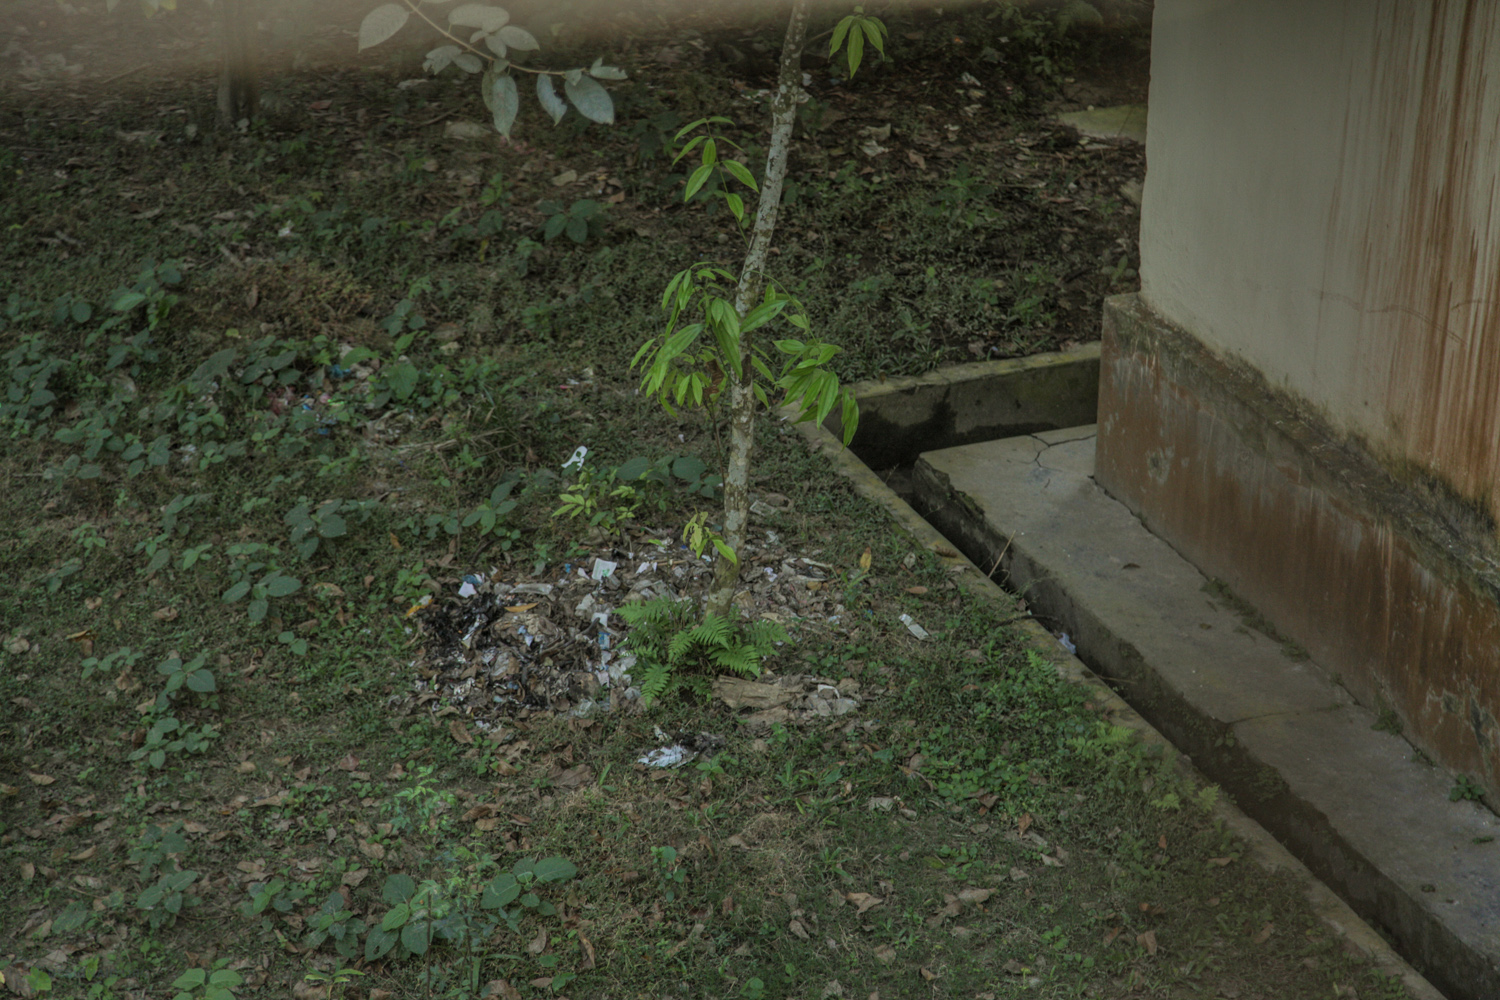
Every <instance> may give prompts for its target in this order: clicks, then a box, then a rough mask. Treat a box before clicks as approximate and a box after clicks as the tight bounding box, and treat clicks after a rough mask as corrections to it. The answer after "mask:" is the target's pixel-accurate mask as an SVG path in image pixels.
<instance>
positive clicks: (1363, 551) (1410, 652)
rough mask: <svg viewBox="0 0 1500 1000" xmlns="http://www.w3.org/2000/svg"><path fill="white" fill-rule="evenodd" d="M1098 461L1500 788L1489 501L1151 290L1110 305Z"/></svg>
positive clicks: (1345, 671) (1179, 542) (1284, 625)
mask: <svg viewBox="0 0 1500 1000" xmlns="http://www.w3.org/2000/svg"><path fill="white" fill-rule="evenodd" d="M1095 475H1096V478H1097V480H1098V482H1099V484H1100V485H1101V486H1103V487H1104V488H1105V489H1106V490H1108V491H1109V492H1110V493H1111V494H1112V495H1113V496H1115V497H1116V498H1117V499H1119V500H1120V501H1121V502H1123V503H1125V504H1126V505H1127V506H1128V507H1129V508H1130V509H1131V510H1133V511H1134V512H1135V513H1136V514H1137V515H1138V516H1139V517H1140V518H1141V520H1142V521H1143V522H1144V523H1145V524H1146V526H1147V527H1148V528H1150V529H1151V530H1152V531H1153V532H1154V533H1156V534H1157V535H1158V536H1160V537H1161V538H1164V539H1165V540H1167V541H1168V542H1169V543H1170V544H1171V545H1172V546H1173V547H1175V548H1176V549H1177V550H1178V551H1179V552H1181V553H1182V554H1183V555H1184V556H1186V557H1187V558H1188V559H1189V560H1190V561H1192V562H1193V563H1194V564H1196V565H1197V566H1198V567H1199V569H1201V570H1202V571H1203V572H1204V574H1206V575H1207V576H1210V577H1215V578H1218V579H1221V580H1223V581H1224V582H1225V583H1226V584H1228V586H1229V587H1230V588H1231V589H1232V590H1233V591H1235V592H1236V593H1237V594H1238V595H1240V596H1241V597H1242V598H1244V599H1245V600H1247V601H1249V602H1250V603H1251V604H1253V605H1255V607H1256V608H1257V609H1258V610H1259V611H1260V612H1261V613H1262V614H1264V615H1265V616H1266V617H1267V618H1269V619H1270V620H1271V621H1272V622H1274V623H1275V624H1276V626H1277V628H1278V629H1279V630H1280V631H1282V632H1283V633H1285V634H1286V635H1287V636H1290V637H1291V638H1292V639H1294V640H1296V641H1297V642H1298V643H1300V644H1301V645H1302V646H1303V647H1305V648H1306V649H1307V651H1308V652H1309V653H1310V654H1311V656H1312V658H1313V660H1314V661H1316V662H1317V663H1319V664H1320V665H1322V666H1323V667H1324V668H1326V669H1327V670H1329V671H1333V672H1335V673H1337V674H1338V675H1339V677H1340V678H1341V679H1342V681H1343V683H1344V684H1345V686H1346V687H1348V689H1349V691H1350V692H1351V693H1352V694H1353V695H1354V696H1355V697H1356V698H1357V699H1359V700H1360V701H1361V702H1363V703H1364V704H1366V705H1369V706H1372V707H1375V708H1378V709H1385V708H1392V709H1394V710H1395V711H1396V713H1397V714H1398V715H1399V716H1400V718H1401V720H1402V723H1403V725H1404V727H1405V734H1406V735H1407V736H1408V738H1410V739H1412V741H1413V742H1414V743H1416V744H1417V745H1418V746H1420V747H1422V748H1423V749H1424V750H1426V751H1427V752H1428V753H1429V754H1430V755H1432V756H1433V758H1434V759H1435V760H1437V761H1438V762H1439V763H1441V764H1442V765H1443V766H1446V767H1448V768H1451V769H1452V770H1454V771H1457V772H1460V773H1464V774H1468V775H1471V776H1473V777H1474V778H1475V779H1477V780H1479V781H1480V782H1481V783H1482V784H1483V785H1484V786H1485V787H1486V788H1487V789H1488V792H1489V794H1488V795H1487V798H1488V800H1489V802H1490V804H1491V805H1492V806H1493V805H1495V804H1496V802H1497V801H1500V796H1497V795H1496V792H1497V791H1500V731H1497V726H1496V719H1497V717H1500V566H1497V563H1496V560H1495V558H1494V538H1493V534H1492V533H1491V534H1488V535H1487V534H1486V532H1485V526H1484V525H1483V524H1482V523H1476V519H1475V515H1474V514H1473V512H1471V511H1465V510H1463V509H1461V508H1459V507H1456V506H1449V503H1450V502H1449V501H1447V500H1445V499H1443V497H1442V495H1441V491H1440V490H1439V491H1437V492H1434V491H1432V490H1419V489H1417V488H1415V487H1413V486H1411V485H1409V484H1402V483H1400V482H1398V481H1397V480H1396V479H1395V478H1394V477H1393V476H1392V475H1391V474H1390V473H1389V472H1387V471H1385V470H1384V469H1382V468H1381V467H1380V466H1379V465H1378V464H1377V463H1376V462H1374V461H1373V460H1372V459H1371V458H1370V456H1369V455H1368V454H1366V453H1365V452H1364V451H1363V450H1362V449H1360V448H1359V447H1358V446H1357V445H1352V444H1349V443H1341V442H1337V441H1336V440H1335V438H1334V436H1333V435H1332V434H1331V433H1330V432H1329V431H1328V430H1327V429H1326V428H1325V427H1323V426H1322V425H1321V424H1320V423H1319V422H1318V421H1317V420H1316V419H1315V418H1312V417H1309V416H1308V415H1306V414H1301V413H1297V412H1296V411H1294V409H1293V408H1292V406H1291V405H1290V401H1289V400H1287V399H1285V398H1283V397H1281V396H1279V395H1278V394H1277V393H1275V392H1273V391H1270V390H1269V389H1268V388H1267V387H1266V386H1265V384H1264V383H1263V381H1261V380H1260V379H1258V377H1257V376H1255V375H1254V374H1253V373H1250V372H1247V371H1242V370H1239V369H1237V368H1236V367H1234V366H1231V365H1228V364H1226V363H1225V362H1223V361H1222V360H1220V359H1218V358H1215V357H1213V356H1212V355H1210V354H1209V353H1208V352H1207V351H1206V350H1205V349H1204V348H1203V347H1202V345H1201V344H1200V343H1199V342H1198V341H1197V340H1195V339H1194V338H1193V337H1191V336H1189V335H1187V334H1186V333H1184V332H1183V331H1181V330H1178V329H1175V328H1173V327H1171V326H1170V325H1168V324H1167V323H1165V322H1164V321H1163V320H1162V319H1160V318H1159V317H1157V316H1156V315H1155V314H1153V313H1152V312H1151V311H1150V310H1149V309H1148V308H1147V307H1146V306H1145V305H1144V303H1143V302H1141V300H1140V298H1139V297H1138V296H1120V297H1118V298H1114V299H1111V300H1109V301H1108V302H1107V303H1106V305H1105V312H1104V348H1103V358H1102V362H1101V367H1100V386H1099V444H1098V454H1097V467H1096V473H1095ZM1492 530H1493V529H1492V526H1491V528H1490V531H1491V532H1492Z"/></svg>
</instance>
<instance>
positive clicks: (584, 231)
mask: <svg viewBox="0 0 1500 1000" xmlns="http://www.w3.org/2000/svg"><path fill="white" fill-rule="evenodd" d="M567 233H568V239H570V240H572V241H573V242H574V243H583V242H585V241H587V240H588V238H589V224H588V220H587V219H583V218H580V217H578V216H576V215H575V216H571V217H569V219H568V226H567Z"/></svg>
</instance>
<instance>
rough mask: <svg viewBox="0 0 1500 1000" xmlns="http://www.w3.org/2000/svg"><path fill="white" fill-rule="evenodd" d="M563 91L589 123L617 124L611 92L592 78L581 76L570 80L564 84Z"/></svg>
mask: <svg viewBox="0 0 1500 1000" xmlns="http://www.w3.org/2000/svg"><path fill="white" fill-rule="evenodd" d="M563 89H564V90H565V91H566V92H567V95H568V100H570V101H572V102H573V106H574V107H575V108H577V109H578V113H579V114H581V115H583V117H585V118H587V119H588V120H589V121H591V122H598V123H599V124H600V125H613V124H614V123H615V102H614V101H613V100H612V99H611V98H610V96H609V91H607V90H605V89H604V88H603V87H601V86H599V84H598V82H597V81H595V80H594V79H593V78H592V77H588V76H580V77H579V78H578V79H576V80H574V79H571V78H570V79H568V80H567V81H566V82H565V83H564V84H563Z"/></svg>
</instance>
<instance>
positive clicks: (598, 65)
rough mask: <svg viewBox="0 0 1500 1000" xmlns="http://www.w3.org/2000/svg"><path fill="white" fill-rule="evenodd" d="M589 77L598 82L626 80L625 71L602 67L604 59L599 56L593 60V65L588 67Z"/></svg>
mask: <svg viewBox="0 0 1500 1000" xmlns="http://www.w3.org/2000/svg"><path fill="white" fill-rule="evenodd" d="M589 76H592V77H594V78H595V79H598V80H624V79H628V78H627V77H626V75H625V71H624V70H623V69H620V68H619V67H618V66H606V65H604V57H603V56H600V57H599V58H598V59H595V60H594V65H592V66H590V67H589Z"/></svg>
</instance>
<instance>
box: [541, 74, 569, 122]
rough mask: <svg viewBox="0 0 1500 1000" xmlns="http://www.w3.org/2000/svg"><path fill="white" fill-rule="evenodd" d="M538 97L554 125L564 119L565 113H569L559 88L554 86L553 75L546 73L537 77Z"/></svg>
mask: <svg viewBox="0 0 1500 1000" xmlns="http://www.w3.org/2000/svg"><path fill="white" fill-rule="evenodd" d="M536 99H537V100H538V101H540V102H541V105H542V110H543V111H545V112H547V114H548V115H550V116H551V118H552V124H554V125H556V124H557V123H558V122H560V121H562V120H563V115H565V114H567V113H568V105H567V104H566V102H564V101H563V99H562V98H561V97H558V96H557V88H556V87H555V86H553V83H552V77H550V76H548V75H547V74H545V73H542V74H540V75H538V76H537V78H536Z"/></svg>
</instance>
